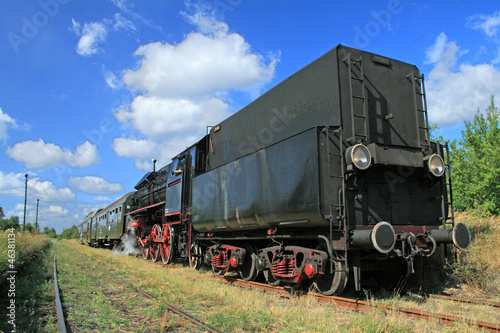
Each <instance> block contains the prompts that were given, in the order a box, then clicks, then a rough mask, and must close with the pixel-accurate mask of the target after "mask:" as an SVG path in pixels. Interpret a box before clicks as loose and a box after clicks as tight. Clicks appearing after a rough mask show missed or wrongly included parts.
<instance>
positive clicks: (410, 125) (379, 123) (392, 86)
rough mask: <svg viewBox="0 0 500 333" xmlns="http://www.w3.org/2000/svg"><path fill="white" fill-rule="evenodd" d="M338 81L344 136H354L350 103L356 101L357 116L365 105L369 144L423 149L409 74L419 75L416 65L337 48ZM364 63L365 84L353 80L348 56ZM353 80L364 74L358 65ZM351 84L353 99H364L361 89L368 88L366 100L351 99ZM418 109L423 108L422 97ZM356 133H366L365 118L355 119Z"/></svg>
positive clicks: (420, 115)
mask: <svg viewBox="0 0 500 333" xmlns="http://www.w3.org/2000/svg"><path fill="white" fill-rule="evenodd" d="M336 49H337V51H338V63H339V82H340V84H339V85H340V96H341V108H342V122H343V128H344V131H345V134H346V135H345V137H349V136H352V129H351V124H352V117H351V113H350V105H351V100H353V101H354V109H355V113H356V114H360V113H362V108H363V103H365V107H366V114H367V119H366V121H367V125H368V126H367V127H368V133H367V136H368V138H367V139H366V142H368V143H373V142H376V143H380V144H385V145H396V146H407V147H418V148H421V146H420V143H419V141H418V136H417V129H418V126H419V124H417V123H416V117H417V116H416V114H415V103H414V97H415V93H414V91H415V90H414V88H413V85H412V81H411V79H410V78H408V75H409V74H411V73H414V75H415V76H418V75H419V70H418V68H417V67H416V66H414V65H410V64H408V63H404V62H401V61H397V60H394V59H388V58H384V57H381V56H378V55H375V54H372V53H368V52H364V51H361V50H356V49H352V48H348V47H345V46H338V47H337V48H336ZM348 55H349V57H350V59H357V60H361V66H362V67H363V72H364V73H363V74H364V75H363V84H361V83H360V82H361V81H360V80H356V79H350V77H349V71H348V65H347V60H346V57H347V56H348ZM352 67H353V69H352V71H353V73H352V75H351V76H352V77H359V76H360V75H361V73H360V71H359V69H358V66H352ZM349 81H352V83H353V92H352V95H354V96H358V97H359V96H362V95H363V93H362V91H361V88H362V86H363V85H364V88H365V93H364V96H365V99H366V100H365V101H363V100H362V99H360V98H356V97H355V98H351V92H350V90H349ZM417 104H418V105H417V108H419V109H422V102H421V98H420V101H417ZM354 118H355V120H354V122H355V131H356V132H357V133H359V132H363V128H362V127H363V121H364V120H363V118H362V117H354ZM418 119H419V123H420V124H421V125H423V124H424V119H423V113H422V112H419V114H418Z"/></svg>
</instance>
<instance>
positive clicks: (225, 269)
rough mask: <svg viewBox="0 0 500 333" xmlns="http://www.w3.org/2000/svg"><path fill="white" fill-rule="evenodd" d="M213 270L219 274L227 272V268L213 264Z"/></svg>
mask: <svg viewBox="0 0 500 333" xmlns="http://www.w3.org/2000/svg"><path fill="white" fill-rule="evenodd" d="M212 272H214V274H217V275H224V274H226V272H227V268H222V269H221V268H216V267H214V266H212Z"/></svg>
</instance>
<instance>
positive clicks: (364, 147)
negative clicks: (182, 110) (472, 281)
mask: <svg viewBox="0 0 500 333" xmlns="http://www.w3.org/2000/svg"><path fill="white" fill-rule="evenodd" d="M446 149H447V147H442V146H440V145H439V144H437V143H434V142H431V141H430V138H429V128H428V121H427V111H426V100H425V89H424V86H423V75H421V74H420V72H419V70H418V69H417V68H416V67H415V66H413V65H410V64H407V63H403V62H400V61H397V60H394V59H388V58H385V57H381V56H378V55H375V54H372V53H368V52H363V51H360V50H356V49H352V48H348V47H345V46H341V45H339V46H337V47H335V48H334V49H332V50H331V51H329V52H328V53H326V54H325V55H323V56H322V57H320V58H319V59H317V60H316V61H314V62H312V63H311V64H309V65H308V66H306V67H304V68H303V69H301V70H300V71H298V72H297V73H295V74H294V75H292V76H291V77H289V78H288V79H286V80H285V81H283V82H281V83H280V84H278V85H277V86H276V87H274V88H272V89H271V90H269V91H268V92H267V93H265V94H264V95H262V96H261V97H259V98H258V99H256V100H255V101H254V102H252V103H250V104H249V105H248V106H246V107H245V108H243V109H242V110H240V111H239V112H237V113H235V114H234V115H232V116H231V117H229V118H228V119H226V120H224V121H223V122H221V123H220V124H218V125H217V126H214V127H212V128H211V130H210V131H209V133H208V134H207V135H206V136H205V137H204V138H202V139H201V140H200V141H198V142H197V143H195V144H194V145H193V146H191V147H189V148H188V149H186V150H185V151H183V152H182V153H180V154H179V155H178V156H176V157H175V158H174V159H173V160H172V163H171V164H169V165H167V166H165V167H164V168H162V169H160V170H159V171H158V172H156V171H153V172H151V173H148V174H147V175H145V176H144V178H143V179H141V181H140V182H139V183H138V184H137V186H136V190H137V192H136V193H135V195H134V196H133V197H131V199H130V200H129V206H128V212H129V213H128V215H129V217H130V221H131V225H130V227H131V229H132V231H133V232H134V233H135V235H136V237H137V242H138V244H139V245H140V247H141V249H142V253H143V255H144V257H145V258H147V257H152V258H153V259H155V260H159V258H160V257H161V258H162V260H163V261H164V262H170V261H172V260H174V259H185V260H188V261H189V262H190V264H191V265H192V266H193V267H196V266H198V265H199V264H201V263H206V264H208V265H210V266H212V268H213V270H214V272H216V273H220V274H223V273H225V272H226V271H228V270H233V269H234V270H237V271H238V272H239V273H240V275H241V277H242V278H244V279H246V280H253V279H256V278H257V276H258V275H259V274H260V273H261V272H262V273H263V274H264V276H265V278H266V280H267V281H268V282H269V283H271V284H278V283H299V282H302V283H305V282H310V283H312V284H313V286H314V287H315V288H316V289H317V290H318V291H319V292H321V293H324V294H338V293H340V292H341V291H342V290H343V289H344V287H345V286H346V284H347V282H348V280H349V276H350V275H351V276H352V277H353V282H354V285H355V287H356V289H357V290H359V289H360V288H361V281H362V276H363V275H362V274H361V273H362V272H363V274H364V272H369V271H372V270H382V271H386V272H387V271H394V270H395V268H394V267H399V266H403V267H404V269H403V272H404V273H406V274H410V273H411V272H413V271H414V268H415V267H417V268H418V267H420V266H418V265H416V266H415V265H414V263H415V262H420V260H421V258H423V257H427V256H430V255H432V254H433V253H434V251H435V249H436V247H437V246H438V245H439V244H441V243H445V244H446V243H452V242H453V243H454V244H455V245H456V246H457V247H459V248H465V247H467V246H468V244H469V241H470V235H469V232H468V230H467V228H466V227H465V226H464V225H462V224H458V225H454V221H453V213H452V212H453V210H452V208H453V207H452V203H451V202H452V200H451V185H450V177H449V172H448V171H449V170H448V168H447V165H446V163H445V162H444V156H445V150H446ZM85 223H87V222H85ZM351 273H352V274H351ZM403 275H405V274H403Z"/></svg>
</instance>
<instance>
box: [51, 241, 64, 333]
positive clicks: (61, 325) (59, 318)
mask: <svg viewBox="0 0 500 333" xmlns="http://www.w3.org/2000/svg"><path fill="white" fill-rule="evenodd" d="M56 253H57V247H55V248H54V291H55V294H56V310H57V322H58V323H59V332H60V333H66V324H65V322H64V313H63V310H62V305H61V298H60V297H59V286H58V285H57V267H56Z"/></svg>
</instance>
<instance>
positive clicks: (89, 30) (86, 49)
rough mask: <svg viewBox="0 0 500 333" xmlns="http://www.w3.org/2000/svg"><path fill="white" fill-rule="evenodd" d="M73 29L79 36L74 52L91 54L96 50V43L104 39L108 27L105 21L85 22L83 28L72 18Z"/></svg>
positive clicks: (85, 54)
mask: <svg viewBox="0 0 500 333" xmlns="http://www.w3.org/2000/svg"><path fill="white" fill-rule="evenodd" d="M72 22H73V27H72V28H73V29H72V30H73V31H74V32H75V33H76V34H77V35H78V36H80V40H79V41H78V45H77V47H76V52H77V53H78V54H79V55H81V56H91V55H94V54H96V53H97V52H98V50H99V49H98V44H99V43H102V42H104V41H105V40H106V36H107V34H108V29H107V27H106V25H107V24H106V21H103V22H90V23H85V24H84V25H83V28H82V26H81V24H80V23H78V22H76V21H75V20H74V19H72Z"/></svg>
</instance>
